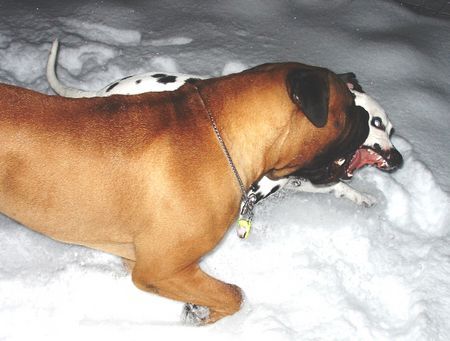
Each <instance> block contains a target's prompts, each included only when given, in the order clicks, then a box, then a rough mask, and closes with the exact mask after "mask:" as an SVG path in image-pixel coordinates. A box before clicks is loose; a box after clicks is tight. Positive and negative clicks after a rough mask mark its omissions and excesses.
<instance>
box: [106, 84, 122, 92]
mask: <svg viewBox="0 0 450 341" xmlns="http://www.w3.org/2000/svg"><path fill="white" fill-rule="evenodd" d="M117 85H119V82H115V83H113V84H111V85H110V86H109V87H108V89H106V92H110V91H111V90H112V89H114V88H115V87H116V86H117Z"/></svg>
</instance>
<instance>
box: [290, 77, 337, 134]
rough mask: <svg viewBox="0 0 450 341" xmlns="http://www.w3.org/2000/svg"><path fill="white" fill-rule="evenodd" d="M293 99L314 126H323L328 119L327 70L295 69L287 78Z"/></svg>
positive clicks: (328, 92)
mask: <svg viewBox="0 0 450 341" xmlns="http://www.w3.org/2000/svg"><path fill="white" fill-rule="evenodd" d="M286 83H287V88H288V92H289V96H290V98H291V100H292V101H293V102H294V103H295V104H297V105H298V106H299V108H300V109H301V110H302V111H303V113H304V114H305V116H306V117H307V118H308V120H310V121H311V123H312V124H314V126H316V127H318V128H322V127H324V126H325V125H326V124H327V121H328V101H329V97H330V90H329V84H328V72H327V71H326V70H320V69H319V70H295V71H291V72H290V73H289V74H288V75H287V78H286Z"/></svg>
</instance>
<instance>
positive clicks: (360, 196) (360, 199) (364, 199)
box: [345, 192, 377, 207]
mask: <svg viewBox="0 0 450 341" xmlns="http://www.w3.org/2000/svg"><path fill="white" fill-rule="evenodd" d="M345 197H346V198H347V199H349V200H351V201H353V202H354V203H355V204H357V205H360V206H365V207H372V206H373V205H375V204H376V202H377V200H376V199H375V197H373V196H371V195H370V194H366V193H359V192H354V193H347V195H345Z"/></svg>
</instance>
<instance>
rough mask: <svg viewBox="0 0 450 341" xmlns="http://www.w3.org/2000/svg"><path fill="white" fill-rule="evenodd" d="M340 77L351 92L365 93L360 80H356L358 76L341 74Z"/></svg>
mask: <svg viewBox="0 0 450 341" xmlns="http://www.w3.org/2000/svg"><path fill="white" fill-rule="evenodd" d="M338 77H339V78H340V79H341V80H342V81H343V82H344V83H345V84H347V87H348V88H349V89H350V90H356V91H358V92H364V90H363V89H362V87H361V85H360V84H359V82H358V80H357V79H356V75H355V74H354V73H353V72H347V73H341V74H338Z"/></svg>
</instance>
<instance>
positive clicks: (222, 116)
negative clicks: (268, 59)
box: [196, 74, 292, 189]
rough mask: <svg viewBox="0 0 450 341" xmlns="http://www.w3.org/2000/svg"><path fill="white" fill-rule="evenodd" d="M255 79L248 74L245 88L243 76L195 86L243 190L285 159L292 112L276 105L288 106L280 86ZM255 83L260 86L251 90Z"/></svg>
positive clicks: (234, 76)
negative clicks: (212, 118)
mask: <svg viewBox="0 0 450 341" xmlns="http://www.w3.org/2000/svg"><path fill="white" fill-rule="evenodd" d="M272 77H273V75H272ZM259 78H261V79H258V78H256V80H255V75H254V74H252V81H251V82H252V83H253V85H252V87H248V86H246V85H247V84H248V82H249V81H250V80H247V79H246V75H245V74H238V75H231V76H229V77H225V78H222V79H211V80H207V81H200V82H199V83H198V84H197V85H196V86H197V87H198V88H199V90H200V91H201V96H202V98H203V99H204V102H205V105H206V106H207V108H208V110H210V111H211V114H212V115H214V117H215V120H216V121H217V126H218V129H219V131H220V134H221V136H222V138H223V140H224V142H225V144H226V146H227V148H228V149H229V151H230V155H231V157H232V159H233V162H234V163H235V165H236V168H237V170H238V172H239V175H240V176H241V178H242V181H243V182H244V185H245V187H246V188H247V189H248V188H249V187H250V186H251V184H252V183H253V182H255V181H257V180H258V179H259V178H261V177H262V176H263V175H264V174H266V173H268V172H270V171H271V170H273V169H275V168H278V167H282V165H281V163H282V162H281V163H280V161H281V160H280V158H286V156H283V155H282V147H283V142H284V140H285V139H286V137H287V135H288V134H289V126H290V115H289V112H292V109H288V110H285V109H284V108H281V106H282V105H281V106H280V104H282V103H284V102H285V105H286V106H290V107H292V103H290V101H289V98H288V96H287V92H286V88H285V86H284V84H281V86H280V84H277V83H276V82H274V81H273V78H272V79H265V78H269V77H267V75H265V74H261V75H260V77H259ZM280 78H281V77H280ZM255 83H256V84H261V86H260V87H258V86H256V87H255ZM217 94H222V95H221V96H218V95H217ZM211 129H212V128H211ZM289 158H290V156H287V159H289Z"/></svg>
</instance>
